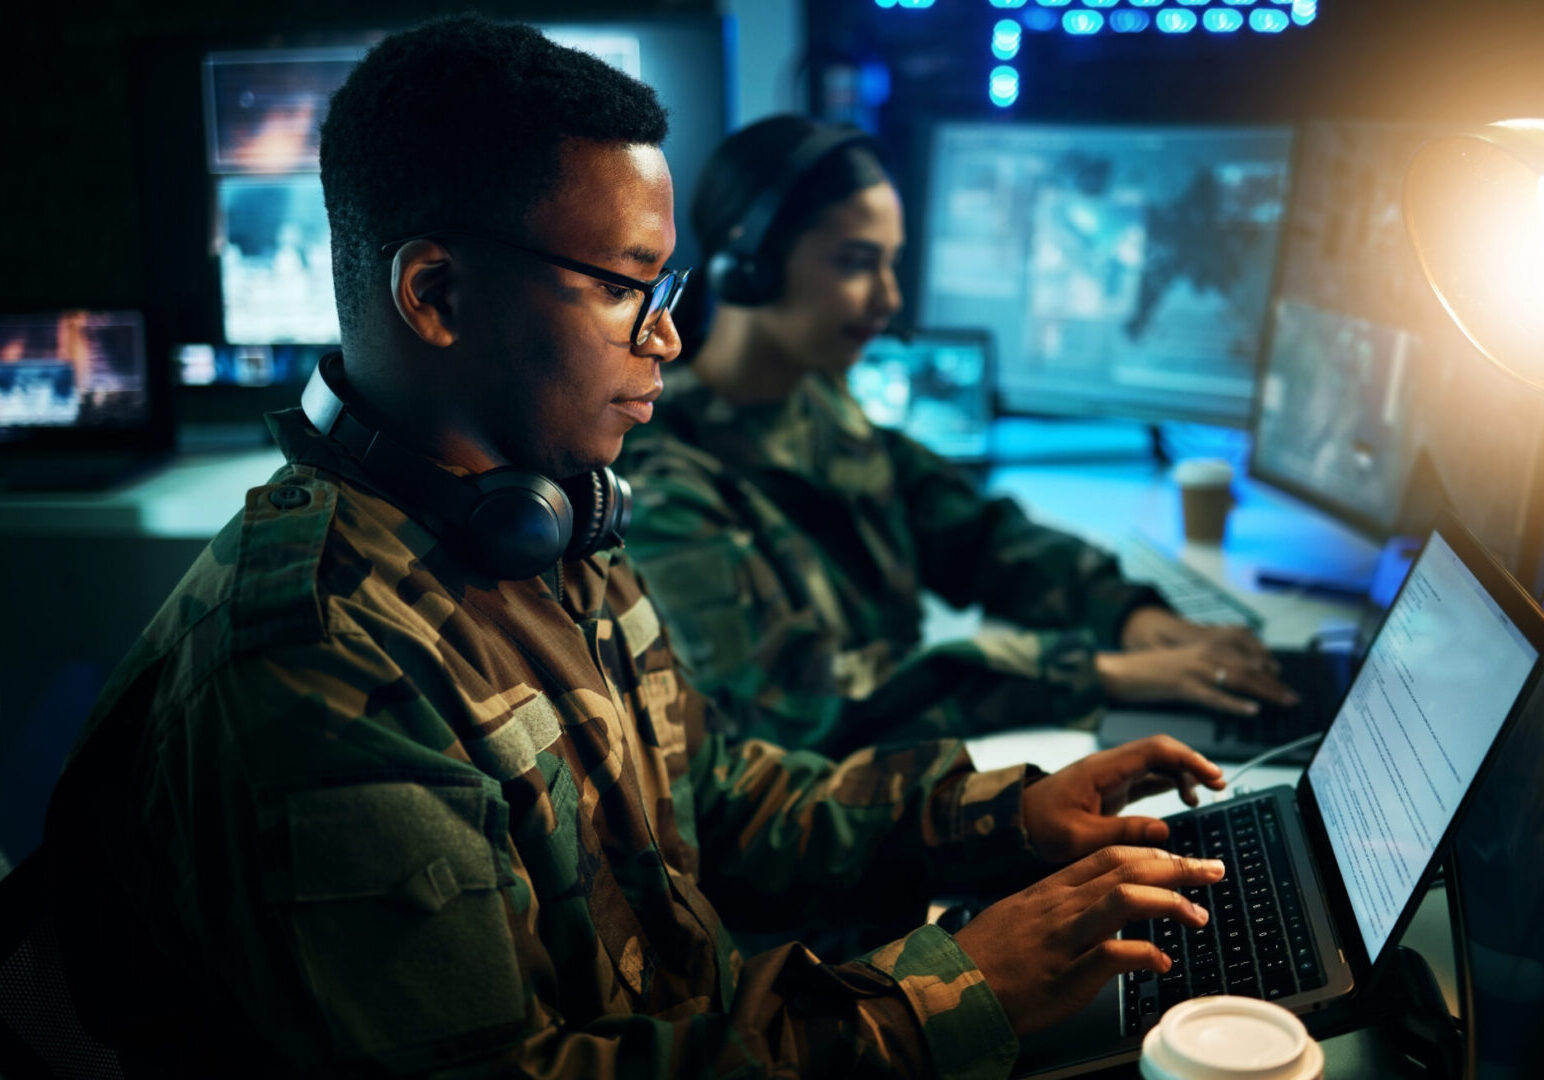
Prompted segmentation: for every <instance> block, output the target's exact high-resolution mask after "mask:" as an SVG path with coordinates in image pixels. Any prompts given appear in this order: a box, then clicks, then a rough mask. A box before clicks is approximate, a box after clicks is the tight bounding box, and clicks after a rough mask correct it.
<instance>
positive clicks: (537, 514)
mask: <svg viewBox="0 0 1544 1080" xmlns="http://www.w3.org/2000/svg"><path fill="white" fill-rule="evenodd" d="M477 487H478V490H479V491H480V492H482V495H481V497H480V498H479V499H478V500H477V504H476V505H475V506H474V507H473V508H472V512H471V513H470V514H468V515H467V519H466V525H465V528H464V532H463V537H464V539H465V541H466V542H467V544H468V545H469V546H470V547H471V548H472V549H473V550H472V552H471V554H472V556H473V558H474V559H476V560H477V562H478V564H479V565H481V566H484V567H486V568H487V569H488V570H490V571H492V572H493V573H494V575H495V576H497V577H501V578H510V579H521V578H528V577H533V576H535V575H536V574H539V573H541V572H542V571H544V570H546V569H547V568H548V567H550V566H552V565H553V564H554V563H555V562H557V561H558V560H559V559H560V558H562V557H563V553H564V552H565V551H566V550H567V549H568V545H569V542H570V540H571V539H572V538H573V533H574V511H573V506H572V504H571V503H570V502H569V499H568V496H567V495H566V494H565V493H564V491H563V489H562V488H561V487H559V486H558V485H557V484H554V483H553V482H552V481H551V480H548V479H547V478H546V477H544V476H538V475H537V474H535V473H528V472H522V471H520V470H518V469H494V470H493V471H492V472H487V473H483V474H482V475H480V476H478V477H477Z"/></svg>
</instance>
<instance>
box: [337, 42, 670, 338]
mask: <svg viewBox="0 0 1544 1080" xmlns="http://www.w3.org/2000/svg"><path fill="white" fill-rule="evenodd" d="M667 130H668V124H667V121H666V117H665V110H664V109H663V108H662V107H661V106H660V103H659V99H658V98H657V97H655V94H654V91H653V90H651V89H650V88H649V87H647V86H645V85H644V84H643V83H641V82H639V81H638V80H637V79H634V78H632V77H631V76H628V75H626V74H624V73H623V72H621V71H618V70H617V69H615V68H613V67H611V66H609V65H608V64H606V63H604V62H603V61H601V60H599V59H597V58H596V57H594V56H591V55H589V54H588V53H583V52H579V51H578V50H575V49H569V48H565V47H563V46H561V45H558V44H555V43H554V42H552V41H549V40H548V39H547V38H545V37H543V36H542V34H541V33H540V32H539V31H537V30H535V29H533V28H532V27H529V26H524V25H521V24H518V23H497V22H493V21H491V20H489V19H485V18H483V17H481V16H477V15H459V16H453V17H450V18H445V19H437V20H435V21H433V22H429V23H425V24H424V25H422V26H419V27H416V28H414V29H412V30H407V31H403V32H402V33H398V34H394V35H392V36H390V37H387V38H385V39H384V40H382V41H381V42H380V44H378V45H376V46H375V48H373V49H371V50H370V52H369V54H368V55H366V56H365V58H364V59H363V60H361V61H360V62H359V65H358V66H357V67H355V68H354V70H353V72H351V73H350V75H349V77H348V79H347V81H345V82H344V84H343V85H342V86H341V87H339V89H338V91H337V92H336V93H335V94H333V97H332V104H331V107H330V109H329V111H328V115H327V120H326V122H325V123H324V124H323V125H322V143H321V162H322V191H323V193H324V195H325V196H326V200H327V220H328V223H329V224H330V226H331V229H332V264H333V284H334V288H335V290H336V293H337V302H338V317H339V320H340V322H341V323H342V325H343V330H344V335H345V339H347V337H348V336H349V334H350V330H351V329H352V328H354V327H357V326H358V325H359V320H360V319H361V318H362V317H363V315H364V312H365V311H366V310H367V303H368V300H369V296H370V289H371V288H372V287H374V282H375V281H376V279H377V278H379V277H381V276H382V275H384V274H385V269H384V266H383V263H382V259H381V256H380V249H381V245H382V244H386V243H389V242H390V241H392V240H395V239H398V238H401V237H405V236H411V235H413V234H415V233H422V232H427V231H429V230H431V229H437V228H449V227H451V226H463V227H469V226H479V225H480V226H484V227H488V228H502V229H506V230H518V229H519V228H520V227H521V226H522V225H523V223H524V217H525V213H526V211H527V210H529V209H530V207H531V206H533V205H534V204H536V203H537V202H539V201H541V199H542V197H543V196H545V195H546V194H548V193H549V192H550V191H551V190H552V189H553V187H554V185H555V184H556V183H557V181H558V169H559V158H558V150H559V147H560V146H561V145H562V142H563V140H564V139H566V138H583V139H593V140H596V141H598V142H607V143H624V144H643V145H649V146H658V145H660V144H661V143H663V142H664V141H665V134H666V132H667Z"/></svg>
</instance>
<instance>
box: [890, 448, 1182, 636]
mask: <svg viewBox="0 0 1544 1080" xmlns="http://www.w3.org/2000/svg"><path fill="white" fill-rule="evenodd" d="M881 437H883V438H884V439H886V441H887V442H888V443H889V446H890V456H891V459H892V460H893V461H894V463H895V469H896V479H897V483H898V485H899V486H900V488H901V490H902V492H903V497H904V498H905V499H906V502H907V506H908V507H909V509H910V514H909V516H910V518H911V520H912V521H913V522H915V523H916V536H917V546H918V552H919V556H920V561H921V564H922V580H923V581H924V582H925V583H926V584H927V587H928V588H930V589H932V590H933V591H934V592H936V593H937V594H938V595H939V596H941V597H943V598H944V599H945V600H947V601H949V602H950V603H951V604H954V605H956V606H958V607H966V606H969V605H971V604H975V603H980V604H981V605H982V608H983V610H984V611H985V612H986V613H987V614H988V615H993V616H997V617H999V618H1002V619H1006V620H1008V621H1010V622H1013V623H1017V624H1018V625H1020V626H1026V627H1045V628H1054V627H1088V628H1090V629H1091V630H1092V631H1093V632H1094V635H1095V640H1096V641H1097V643H1098V645H1099V646H1101V647H1104V648H1113V647H1116V646H1118V645H1119V643H1120V632H1121V628H1122V626H1123V625H1124V624H1125V621H1126V617H1127V616H1128V615H1129V614H1131V612H1132V611H1133V610H1134V609H1135V608H1137V607H1141V606H1144V605H1148V604H1156V605H1159V606H1167V605H1165V604H1164V602H1163V599H1162V598H1161V597H1160V596H1159V595H1158V593H1157V592H1155V591H1154V590H1152V589H1151V588H1149V587H1147V586H1145V585H1135V584H1132V583H1130V582H1127V581H1125V580H1123V579H1122V578H1121V576H1120V567H1119V564H1118V563H1117V562H1116V560H1115V558H1114V557H1113V556H1111V555H1110V554H1109V553H1108V552H1106V551H1103V550H1101V549H1100V548H1098V547H1096V546H1094V545H1092V544H1089V543H1088V542H1086V541H1084V540H1082V539H1080V538H1078V537H1076V536H1073V535H1071V534H1070V533H1065V532H1061V531H1060V530H1057V529H1052V528H1049V527H1048V526H1045V525H1037V524H1035V523H1034V522H1032V521H1030V520H1029V518H1028V517H1026V516H1025V514H1024V512H1023V511H1022V510H1021V509H1020V508H1019V506H1018V504H1017V503H1015V502H1014V501H1013V500H1012V499H1006V498H999V499H988V498H984V497H983V496H981V495H980V494H979V493H978V492H977V491H976V490H975V488H974V486H973V485H972V484H971V483H970V481H969V480H968V479H967V478H966V477H964V476H963V475H961V474H960V473H959V472H958V471H957V470H956V469H955V468H954V467H953V466H951V465H950V464H949V463H948V462H946V461H944V460H943V459H942V458H940V457H939V456H938V455H936V454H934V453H933V452H932V451H930V450H928V449H927V448H925V447H923V446H921V445H919V444H918V443H916V442H915V441H913V440H911V439H909V438H907V437H906V436H905V435H902V434H900V433H898V432H894V431H888V430H883V429H881ZM961 552H970V553H971V557H970V558H962V557H961V554H960V553H961ZM1053 641H1054V636H1053V635H1047V636H1045V637H1043V638H1042V641H1041V648H1042V650H1043V651H1044V650H1048V649H1050V648H1051V647H1052V643H1053Z"/></svg>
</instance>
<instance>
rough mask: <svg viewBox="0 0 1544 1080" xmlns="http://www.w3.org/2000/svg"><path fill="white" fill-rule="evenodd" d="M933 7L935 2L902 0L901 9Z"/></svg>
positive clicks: (930, 0) (928, 0)
mask: <svg viewBox="0 0 1544 1080" xmlns="http://www.w3.org/2000/svg"><path fill="white" fill-rule="evenodd" d="M932 6H933V0H901V7H909V8H925V7H932Z"/></svg>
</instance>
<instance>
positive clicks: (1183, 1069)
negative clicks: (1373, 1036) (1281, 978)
mask: <svg viewBox="0 0 1544 1080" xmlns="http://www.w3.org/2000/svg"><path fill="white" fill-rule="evenodd" d="M1141 1071H1142V1075H1143V1076H1144V1077H1146V1078H1147V1080H1321V1078H1322V1077H1323V1076H1324V1050H1323V1048H1322V1047H1320V1046H1319V1044H1318V1043H1317V1042H1316V1041H1314V1039H1313V1038H1312V1037H1311V1036H1310V1035H1309V1034H1308V1029H1307V1028H1305V1027H1303V1022H1302V1021H1301V1020H1299V1019H1298V1018H1297V1017H1296V1016H1293V1015H1292V1014H1291V1013H1290V1012H1288V1011H1287V1010H1286V1009H1284V1008H1282V1007H1281V1006H1280V1005H1277V1004H1276V1003H1275V1002H1272V1001H1260V1000H1258V999H1256V998H1246V997H1231V996H1216V997H1202V998H1193V999H1192V1000H1190V1001H1182V1002H1180V1003H1179V1004H1178V1005H1175V1006H1174V1007H1173V1008H1171V1009H1170V1010H1169V1011H1168V1012H1166V1013H1164V1014H1163V1018H1162V1019H1161V1020H1159V1021H1158V1025H1157V1026H1156V1027H1155V1028H1153V1029H1152V1030H1151V1031H1149V1032H1148V1033H1147V1037H1146V1038H1145V1039H1143V1040H1142V1063H1141Z"/></svg>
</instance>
